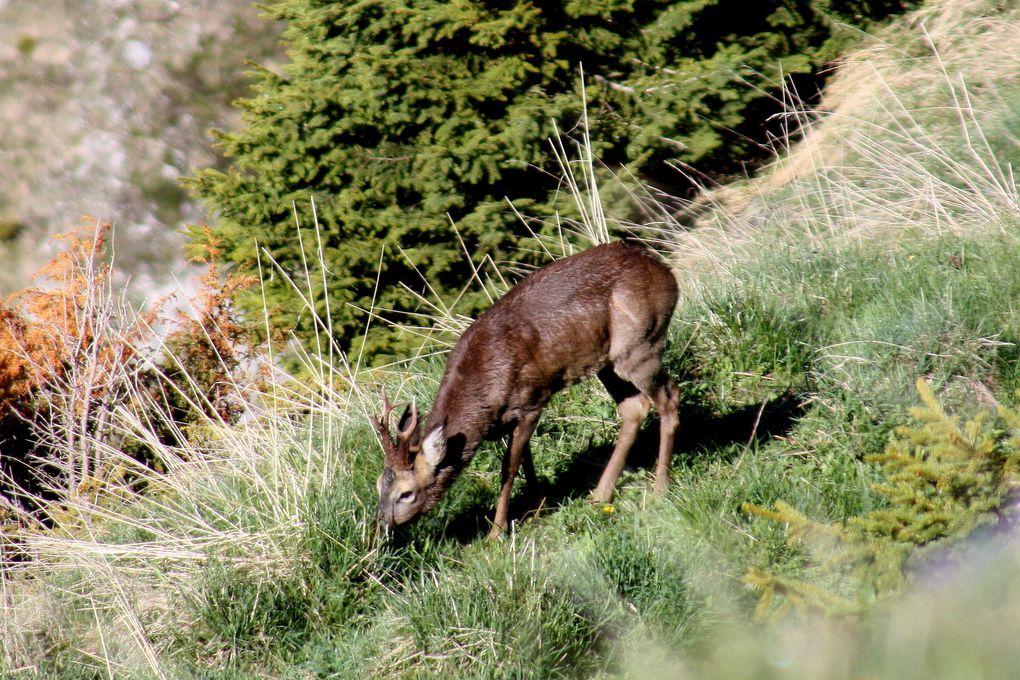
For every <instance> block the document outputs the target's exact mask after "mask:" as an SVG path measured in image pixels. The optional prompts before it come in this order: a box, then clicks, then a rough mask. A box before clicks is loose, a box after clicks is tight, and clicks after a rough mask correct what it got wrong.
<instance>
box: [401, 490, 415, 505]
mask: <svg viewBox="0 0 1020 680" xmlns="http://www.w3.org/2000/svg"><path fill="white" fill-rule="evenodd" d="M413 500H414V491H404V492H403V493H401V494H400V495H399V496H397V502H400V503H410V502H411V501H413Z"/></svg>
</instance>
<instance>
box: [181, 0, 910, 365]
mask: <svg viewBox="0 0 1020 680" xmlns="http://www.w3.org/2000/svg"><path fill="white" fill-rule="evenodd" d="M901 4H902V3H901V2H900V1H899V0H880V1H878V2H865V1H863V0H813V1H811V0H783V1H782V2H778V3H746V2H743V1H738V0H683V1H680V2H676V1H674V2H666V1H663V0H658V1H655V0H585V1H584V2H577V1H575V0H567V1H560V2H546V1H538V0H531V1H528V0H499V1H490V2H482V1H480V0H456V1H455V2H448V1H446V0H371V1H368V0H366V1H351V0H338V1H326V0H281V1H278V2H275V3H273V4H271V5H269V6H268V7H267V8H266V12H267V13H268V15H269V17H270V18H272V19H276V20H280V21H283V22H285V24H286V29H285V32H284V34H283V40H284V43H285V44H286V46H287V49H288V55H289V58H290V63H288V64H286V65H285V66H284V67H283V68H282V70H281V71H280V72H275V71H271V70H268V69H262V70H260V71H258V73H257V77H258V82H257V85H256V87H255V95H254V96H253V97H251V98H249V99H246V100H243V101H241V102H240V103H239V105H240V107H241V109H242V115H243V120H244V125H243V128H242V129H241V130H240V131H239V132H236V133H232V134H220V135H219V141H220V144H221V148H222V151H223V153H224V155H225V156H226V158H227V159H228V161H229V167H228V168H227V169H226V171H219V170H215V169H207V170H204V171H202V172H200V173H198V174H197V176H196V177H195V178H193V180H192V184H193V186H194V187H195V189H196V190H197V192H198V193H199V194H200V195H201V196H203V197H204V198H205V199H206V201H207V203H208V205H209V206H210V207H211V208H212V210H213V212H214V214H215V219H216V222H217V223H216V225H215V227H214V232H215V234H214V235H215V236H216V237H217V238H219V239H220V241H221V242H222V243H223V244H225V246H226V248H227V253H228V256H229V258H230V259H231V260H232V261H233V262H234V264H235V265H236V266H237V267H238V269H239V270H240V272H239V273H241V274H250V273H255V272H256V271H257V269H258V263H257V262H256V248H255V244H258V247H260V248H264V249H265V251H266V252H267V253H268V254H270V255H271V257H272V258H273V259H274V260H275V261H276V262H277V263H278V265H279V267H280V270H281V271H280V272H279V275H277V274H274V275H272V276H267V277H266V278H267V282H266V289H265V293H266V296H267V299H268V303H269V307H270V312H271V313H272V314H274V315H276V321H278V322H280V323H282V324H284V325H290V326H292V327H294V328H295V330H296V332H297V333H298V336H299V337H302V338H304V339H305V340H306V341H307V342H308V343H309V345H310V346H311V345H312V343H311V338H313V337H314V334H315V332H316V327H315V324H314V322H313V321H312V320H311V319H309V318H307V317H308V315H302V314H301V313H300V312H298V311H297V310H298V309H299V308H300V307H301V305H300V304H298V303H297V300H298V294H297V293H296V292H295V291H294V289H293V286H292V285H291V284H290V283H288V282H287V281H286V278H287V277H288V276H289V277H291V278H292V279H294V280H295V282H296V283H298V285H300V287H302V288H304V287H305V285H306V282H305V277H304V274H303V270H304V267H305V265H306V263H314V262H315V260H316V258H315V256H314V250H315V248H316V247H317V246H319V245H320V243H319V240H317V238H316V236H315V235H313V234H312V233H311V232H310V231H305V232H304V233H299V231H298V229H297V226H296V222H299V223H300V224H301V226H302V227H303V228H304V229H305V230H307V229H309V227H311V225H312V222H313V214H312V202H313V200H314V205H315V210H316V213H317V214H316V215H315V218H316V219H317V223H318V225H319V229H320V238H321V247H322V252H323V260H324V264H325V266H326V269H327V271H328V275H327V277H326V283H325V286H326V287H328V290H326V291H325V295H324V294H323V291H322V290H316V288H322V287H323V285H324V284H323V282H322V280H321V279H320V278H319V277H312V280H311V282H310V283H309V284H308V285H310V286H311V288H312V290H311V293H312V297H314V298H316V299H318V300H320V301H323V302H322V303H321V304H322V306H321V309H319V310H317V311H318V312H319V314H320V316H321V317H322V318H325V316H326V314H325V312H326V307H327V303H326V301H327V299H328V308H329V316H330V318H331V319H332V323H333V325H334V328H333V329H332V330H333V334H334V337H336V338H338V339H339V340H340V343H341V345H342V348H343V349H345V350H350V349H351V348H355V347H358V345H359V343H360V342H361V331H362V329H363V328H364V326H365V322H366V316H365V314H364V312H363V311H362V310H364V309H366V308H368V307H369V306H371V305H372V304H373V301H374V305H375V306H376V307H378V308H382V309H396V310H405V311H408V310H410V309H411V307H412V306H413V302H412V300H411V299H409V298H411V296H408V295H407V294H406V292H405V291H404V290H402V289H401V288H400V286H399V285H398V284H399V283H400V282H407V283H409V284H411V285H419V287H420V281H421V279H420V278H419V277H418V276H417V275H416V274H414V273H413V272H412V270H411V268H410V267H409V265H408V261H410V262H413V263H414V265H415V266H417V267H418V268H419V270H420V271H421V273H422V274H423V275H424V277H425V278H426V279H427V280H428V281H429V283H430V284H431V285H432V286H433V287H434V288H435V289H436V290H437V291H438V292H439V293H440V294H441V295H450V294H452V292H454V291H456V290H458V289H459V288H460V286H461V285H462V284H464V283H465V282H466V281H467V279H468V275H469V273H470V271H471V268H470V265H469V263H468V262H466V261H465V256H464V251H467V252H468V253H470V255H471V257H472V258H474V259H475V260H476V261H481V259H482V258H487V257H488V258H492V259H494V260H495V261H507V260H516V261H519V260H521V259H522V258H524V259H526V256H525V255H522V253H521V252H519V251H518V249H517V239H518V238H519V237H520V236H521V235H522V232H523V231H524V230H523V229H522V227H521V225H520V224H519V219H518V218H517V217H516V216H515V215H514V211H513V210H511V209H510V207H509V206H508V203H507V201H508V199H509V200H510V201H512V202H513V204H514V206H515V207H516V208H518V209H519V210H520V211H521V212H522V213H524V214H527V215H531V216H535V217H546V216H549V215H551V214H552V213H553V205H552V202H553V199H552V197H553V196H554V195H555V192H556V189H557V186H556V182H555V181H554V179H553V178H552V177H551V176H550V175H549V174H547V173H543V171H550V170H552V168H551V167H550V162H549V159H550V154H549V147H548V143H547V139H548V138H549V137H550V135H551V133H552V122H553V121H558V123H559V125H560V126H561V127H564V128H569V127H570V126H571V125H572V124H573V123H574V122H575V121H577V120H578V118H579V113H580V111H581V107H582V106H583V105H585V104H586V105H587V107H588V109H589V112H590V118H591V121H592V123H591V125H592V130H591V132H592V137H593V139H594V140H595V143H596V146H597V148H596V153H597V155H598V156H599V157H600V158H601V159H602V160H603V161H605V162H607V163H608V164H610V165H611V166H617V167H619V166H626V167H627V168H628V170H630V171H632V172H635V173H640V174H642V175H643V176H645V177H647V178H649V179H651V180H652V181H654V182H655V183H657V184H659V185H666V186H667V188H673V189H675V188H676V186H675V185H674V186H669V185H670V183H671V182H673V183H675V182H678V181H680V180H681V178H680V175H679V173H675V172H674V171H669V172H667V171H666V166H665V164H664V161H666V160H667V159H675V160H679V161H681V162H684V163H696V164H698V165H699V167H705V168H711V166H712V164H716V165H717V166H718V167H726V166H727V164H729V165H731V166H732V165H733V164H734V163H737V162H738V160H739V161H743V160H745V159H746V158H747V157H748V156H749V152H750V149H753V148H754V144H753V143H752V142H750V141H748V140H749V139H750V138H752V137H755V136H760V135H759V133H758V132H756V129H757V128H759V127H760V126H761V125H762V124H763V123H762V117H763V115H764V114H766V113H771V112H772V111H774V105H772V104H770V103H769V101H770V100H769V98H768V95H767V92H766V91H763V90H761V89H755V88H753V87H749V86H747V85H746V84H745V83H744V82H743V81H744V80H745V79H752V80H755V81H756V84H758V85H764V86H765V88H766V90H767V89H768V84H767V83H766V82H764V81H763V79H764V80H768V79H771V82H772V85H773V86H775V85H777V84H778V83H779V82H780V81H781V79H782V77H783V76H789V75H791V74H805V73H811V72H814V71H815V70H817V69H818V68H819V67H820V66H822V65H824V64H825V62H826V61H827V60H830V59H832V58H833V57H835V56H836V54H837V51H838V49H837V48H838V40H836V39H834V38H833V28H832V26H833V22H832V19H833V18H838V19H845V20H847V21H849V22H851V23H853V22H858V23H860V22H862V21H866V20H867V18H868V17H882V16H884V15H885V14H888V13H889V12H891V11H895V10H898V9H900V8H901V7H900V6H901ZM862 17H863V18H862ZM579 66H583V68H584V71H585V73H586V74H588V90H587V92H588V101H587V102H582V101H581V95H580V88H579V80H578V67H579ZM773 89H774V87H773ZM451 220H452V222H453V223H454V224H455V225H456V228H457V230H458V233H459V235H460V237H462V238H463V240H464V244H463V247H462V246H461V244H459V243H458V241H457V238H455V236H454V232H453V230H452V229H451ZM202 233H203V232H202V231H201V230H197V229H196V230H195V239H196V240H201V238H202ZM382 244H387V246H388V248H389V250H388V251H387V253H386V256H385V257H382V258H381V256H382V253H381V248H382ZM398 248H399V249H400V250H402V251H403V253H404V254H405V255H406V258H405V257H403V256H400V255H398V254H397V249H398ZM380 261H382V271H381V272H380V271H379V269H380ZM377 277H378V281H377ZM377 284H378V285H377ZM256 295H257V294H255V293H253V294H251V298H250V299H249V300H248V302H247V304H248V307H249V308H257V307H259V306H260V305H261V299H260V298H257V297H256ZM463 302H464V303H465V304H464V306H463V307H462V309H463V311H465V312H467V313H473V312H474V311H477V309H478V307H479V304H480V303H481V302H482V301H481V300H479V299H475V298H471V297H468V298H466V299H465V300H464V301H463ZM367 341H368V342H367V346H366V347H365V349H366V350H367V352H368V353H369V354H385V353H388V352H393V351H395V350H396V349H398V347H397V346H395V345H394V344H393V337H392V336H391V335H389V334H387V333H385V332H383V329H381V328H378V327H377V328H376V330H375V331H374V332H372V333H370V334H369V335H368V336H367Z"/></svg>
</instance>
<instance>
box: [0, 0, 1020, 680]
mask: <svg viewBox="0 0 1020 680" xmlns="http://www.w3.org/2000/svg"><path fill="white" fill-rule="evenodd" d="M840 69H841V70H840V72H839V74H838V75H837V77H836V78H835V80H834V82H833V84H832V86H831V87H830V89H829V91H828V92H827V95H826V97H825V98H824V99H823V102H822V104H821V106H820V107H819V108H818V110H814V111H803V110H800V109H798V108H796V107H792V108H791V109H790V112H789V116H790V117H791V119H793V118H796V119H801V120H805V121H808V122H809V126H808V128H807V131H806V133H804V135H803V138H802V139H799V140H798V141H796V142H794V143H791V144H790V146H789V148H781V149H779V153H778V156H777V159H776V161H775V162H774V163H773V164H772V165H771V166H770V167H768V168H766V169H765V170H763V171H762V172H761V173H759V174H758V175H757V176H755V177H752V178H749V179H747V180H746V181H744V182H741V183H739V184H736V185H732V186H727V187H720V188H717V189H714V190H711V191H707V192H706V193H705V194H704V195H703V196H701V197H699V199H698V200H697V201H695V202H694V203H693V204H691V205H689V206H688V207H687V209H686V210H685V211H683V212H682V213H680V214H678V213H677V212H676V211H674V210H673V209H672V207H670V208H668V209H667V208H666V207H663V206H661V205H659V204H658V203H656V200H657V199H656V197H655V196H654V194H653V193H652V192H651V191H649V193H648V194H647V195H645V196H637V197H636V199H637V200H639V201H642V202H643V203H644V205H645V208H646V211H647V212H649V213H653V214H658V215H661V220H660V221H659V222H658V223H655V224H650V225H643V228H642V230H641V233H642V234H643V235H645V236H646V237H647V238H648V240H649V242H650V243H653V244H655V245H656V246H657V247H659V248H660V250H662V251H663V252H664V253H666V254H667V255H668V256H669V257H671V258H672V259H673V262H674V264H675V265H676V269H677V271H678V273H679V277H678V278H679V280H680V283H681V301H680V304H679V306H678V309H677V311H676V314H675V317H674V321H673V325H672V327H671V330H670V342H669V347H668V348H667V356H666V360H667V365H668V367H669V370H670V372H671V373H673V374H674V375H675V376H677V378H678V379H679V380H680V382H681V390H682V404H681V423H682V425H681V433H680V443H679V445H678V447H677V452H676V455H675V457H674V461H673V467H672V479H673V483H672V486H671V488H670V490H669V492H668V494H667V495H666V497H665V498H662V499H654V498H653V497H652V496H651V494H650V489H651V470H650V462H651V453H646V452H645V449H647V450H648V451H650V450H651V449H652V448H653V445H649V442H654V440H655V437H656V434H657V433H656V427H655V422H654V420H653V421H652V422H650V423H648V424H646V426H645V429H644V430H643V432H642V436H641V438H640V439H639V448H640V449H641V450H640V451H635V452H634V454H633V456H632V460H631V463H632V466H631V467H630V468H628V470H627V471H625V473H624V476H623V478H622V479H621V483H620V486H619V490H620V492H619V495H618V496H617V498H616V499H614V502H613V503H612V504H605V505H593V504H591V503H590V502H589V501H588V500H587V494H588V493H589V491H590V489H591V488H592V486H593V485H594V480H595V479H597V476H598V474H599V472H600V471H601V466H602V464H603V461H604V459H605V457H606V455H607V454H608V451H609V447H611V444H612V442H613V440H614V438H615V431H616V418H617V416H616V413H615V408H614V406H613V404H612V403H611V402H610V401H609V400H608V398H607V397H606V396H605V395H604V393H603V391H602V389H601V387H598V386H597V385H595V384H583V385H581V386H578V387H575V388H573V389H571V390H569V391H568V392H567V393H566V394H563V395H560V396H559V397H558V398H556V399H554V401H553V403H552V404H551V406H550V407H549V408H548V409H547V411H546V413H545V414H544V416H543V419H542V421H541V423H540V425H539V428H538V430H537V432H536V436H535V439H534V440H533V448H534V453H535V463H536V468H537V471H538V474H539V477H540V479H541V481H542V488H541V490H540V493H539V494H537V495H535V494H531V493H529V492H527V491H526V490H525V489H524V487H523V484H522V486H521V490H520V492H519V493H518V494H517V495H516V496H515V499H514V502H513V504H512V507H511V512H512V514H513V518H514V519H515V520H516V522H515V525H514V528H513V530H512V532H511V533H510V534H509V535H508V536H507V537H506V538H505V539H504V540H503V541H500V542H486V541H484V540H483V539H482V536H484V534H485V532H486V531H487V529H488V522H489V520H490V518H491V513H492V506H493V502H494V498H495V492H496V488H497V484H498V470H499V464H500V463H499V453H500V447H499V446H498V445H496V444H492V445H487V446H486V447H485V448H484V449H483V450H482V451H481V452H480V453H479V454H478V456H477V457H476V458H475V460H474V461H473V462H472V465H471V467H470V469H469V470H467V471H466V472H465V473H464V474H463V475H462V477H461V478H460V479H459V480H458V481H457V483H456V484H455V485H454V487H453V489H452V491H451V493H450V494H449V496H448V497H447V498H446V499H445V500H444V501H443V502H442V503H441V504H440V505H439V506H438V507H437V508H436V510H435V511H433V512H432V513H430V514H429V515H427V516H426V517H424V518H423V520H422V521H420V522H419V523H417V524H415V525H414V526H413V527H411V528H410V529H408V530H407V531H405V532H401V533H399V534H396V535H394V536H392V537H389V539H388V540H380V537H379V536H377V534H376V531H375V526H374V521H373V519H374V512H375V503H376V489H375V477H376V475H377V474H378V471H379V469H380V467H381V458H382V456H381V452H380V449H379V445H378V442H377V440H376V437H375V433H374V431H373V429H372V428H371V427H370V420H369V416H370V415H372V414H375V413H377V412H378V410H379V403H378V401H379V400H378V388H379V386H380V383H384V384H386V385H387V386H388V390H389V392H390V395H391V397H393V398H394V399H400V400H402V401H405V400H410V399H411V398H416V399H417V400H418V402H419V403H429V402H430V401H431V399H432V395H433V394H434V392H435V389H436V382H437V381H438V379H439V376H440V373H441V369H442V360H441V357H428V356H427V357H418V358H416V359H414V360H412V361H410V362H409V363H408V364H405V365H401V366H394V367H389V368H388V369H385V370H379V371H374V372H368V371H362V370H360V368H359V366H358V365H357V362H356V361H355V362H352V363H347V362H346V360H345V359H343V358H340V357H337V356H335V355H334V354H333V353H332V351H331V349H330V345H328V344H324V345H323V348H322V351H321V355H320V356H308V357H304V358H303V360H304V369H305V370H304V373H305V374H306V375H308V376H311V378H309V379H306V380H303V381H297V380H292V379H289V378H287V377H286V376H283V375H282V374H281V373H280V372H279V371H275V372H266V373H264V374H262V375H259V376H258V379H259V380H260V381H261V387H262V388H263V391H262V393H261V397H260V398H258V399H257V400H255V401H254V402H253V406H252V407H251V408H250V409H249V412H248V414H247V416H246V417H245V418H243V419H242V420H241V422H239V423H237V424H233V425H229V424H227V423H226V422H224V421H225V420H227V419H219V418H217V417H216V416H215V415H211V416H207V417H205V418H204V419H201V420H199V421H197V422H195V423H193V424H192V425H189V426H188V429H187V432H179V433H177V434H179V435H180V436H178V437H177V438H176V440H175V443H173V444H167V443H165V440H161V439H160V438H159V437H157V436H156V435H155V434H153V433H154V431H155V428H156V427H157V426H168V423H172V422H173V419H172V418H171V417H169V416H165V417H163V419H162V420H160V418H161V416H159V415H156V416H153V415H152V412H151V411H145V410H133V408H134V407H133V405H135V404H138V403H149V404H150V405H151V402H146V399H150V400H151V399H153V397H152V394H153V392H152V391H151V390H149V391H146V390H148V388H146V389H144V390H143V389H141V388H138V389H137V390H136V391H130V390H129V391H128V394H127V397H125V398H124V399H123V400H121V401H120V403H118V404H115V405H112V406H111V407H110V411H109V423H111V427H112V428H113V430H114V431H116V432H117V433H118V437H119V438H120V439H119V440H118V442H119V445H120V448H119V449H117V448H113V447H109V446H107V445H103V446H100V447H99V448H100V449H101V451H102V454H103V465H102V466H101V467H98V468H97V470H98V471H97V472H96V473H95V474H94V475H93V476H92V477H90V478H88V479H83V480H82V482H81V484H80V485H78V487H77V488H76V489H75V492H74V493H72V494H70V495H69V496H68V497H67V498H66V499H65V500H64V502H62V503H60V504H52V505H51V506H49V507H48V510H47V513H46V516H45V517H44V520H45V521H38V518H37V517H33V516H29V515H27V514H25V513H22V512H19V511H18V510H17V509H16V508H14V507H8V508H6V509H5V510H4V512H5V513H7V514H6V516H5V519H6V520H7V524H5V528H4V534H3V536H4V537H6V538H9V539H11V540H10V541H9V542H7V543H5V544H4V546H5V547H4V549H5V551H6V554H8V555H10V556H11V557H12V558H15V557H17V558H30V559H19V560H13V559H12V561H11V562H10V563H8V564H7V566H6V568H5V569H4V570H3V571H2V572H0V573H2V581H0V598H2V600H3V609H2V610H0V648H2V652H0V674H3V675H5V676H12V677H60V678H66V677H71V678H73V677H81V678H92V677H111V676H112V677H139V678H143V677H145V678H148V677H165V678H178V677H215V678H242V677H243V678H247V677H284V678H304V677H337V678H352V677H380V678H384V677H385V678H389V677H440V676H441V677H448V678H452V677H457V678H461V677H464V678H467V677H543V678H544V677H600V678H610V677H612V678H616V677H619V678H623V677H634V678H644V677H657V676H664V675H668V676H670V677H684V678H718V677H746V678H801V677H811V678H822V679H825V678H834V679H835V678H859V677H864V676H876V677H896V678H918V679H920V678H931V677H1010V676H1011V675H1012V674H1013V673H1014V671H1015V668H1016V667H1017V664H1018V662H1020V659H1018V658H1017V657H1018V648H1017V646H1016V644H1015V640H1016V638H1017V635H1018V634H1020V629H1018V627H1017V620H1016V616H1015V611H1016V610H1017V606H1020V600H1018V597H1020V596H1018V593H1017V590H1016V586H1015V583H1016V576H1017V574H1018V573H1020V555H1018V551H1017V547H1016V543H1015V540H1014V536H1013V534H1012V529H1011V528H1010V527H1011V526H1012V525H1013V524H1014V523H1015V516H1014V511H1015V508H1014V507H1013V501H1012V500H1011V499H1012V498H1013V495H1014V487H1015V472H1016V465H1017V464H1018V463H1020V413H1018V412H1017V410H1016V407H1017V404H1018V403H1020V402H1018V399H1017V390H1018V389H1020V365H1018V360H1020V351H1018V347H1020V310H1018V309H1017V306H1016V304H1015V302H1014V301H1015V300H1016V299H1018V297H1020V192H1018V190H1017V184H1016V181H1015V177H1014V171H1013V168H1015V167H1016V166H1017V165H1018V163H1020V9H1018V8H1015V7H1012V6H1011V4H1009V3H1001V2H996V1H994V0H939V1H936V2H931V3H929V4H928V5H927V6H926V7H925V9H923V10H922V11H919V12H916V13H914V14H911V15H909V16H907V17H904V18H901V19H899V20H897V21H896V22H894V24H893V25H891V26H890V27H888V28H887V29H885V30H883V32H882V33H881V34H879V35H877V36H874V37H873V39H871V40H870V42H869V44H868V45H867V46H866V47H864V48H863V49H861V50H860V51H859V52H857V53H855V54H853V55H851V56H850V57H849V58H848V60H847V61H846V63H845V64H843V65H842V66H841V67H840ZM581 186H582V187H583V186H584V184H583V182H581ZM581 193H582V194H583V195H580V196H579V197H578V198H579V200H582V201H585V200H592V199H593V198H594V196H593V195H592V194H591V193H590V192H589V193H585V192H583V191H582V192H581ZM587 207H588V208H589V210H588V214H589V215H596V216H597V214H598V211H597V210H590V208H591V207H592V204H591V203H589V204H587ZM592 221H593V222H598V219H593V220H592ZM610 222H611V220H610ZM587 226H588V227H590V228H592V229H591V231H590V232H589V233H595V231H596V230H595V229H594V227H597V226H599V225H598V224H589V225H587ZM321 275H323V274H322V273H321V272H319V271H317V270H315V269H312V270H311V271H310V272H309V274H308V277H307V280H306V281H305V282H297V284H296V287H297V288H298V289H299V290H301V291H304V290H306V289H307V290H311V289H312V288H313V285H312V278H313V277H318V276H321ZM480 278H484V274H482V275H480ZM311 304H312V307H313V309H310V310H308V311H309V313H314V303H311ZM434 311H435V314H436V318H435V319H432V320H431V321H432V322H433V323H434V324H435V326H436V327H437V328H438V331H437V332H438V333H440V334H441V335H442V337H449V334H448V333H447V334H445V335H443V333H444V331H445V329H446V328H447V327H449V328H451V329H453V330H456V328H457V327H459V325H460V324H462V323H463V320H462V319H457V318H453V317H449V316H447V317H444V316H443V315H442V314H441V312H442V309H440V308H436V309H435V310H434ZM323 325H324V326H328V324H323ZM325 341H328V339H324V342H325ZM322 359H325V360H324V361H323V360H322ZM919 379H920V380H921V381H922V382H921V383H920V384H918V380H919ZM235 380H236V381H237V382H235V383H233V385H232V387H233V388H234V389H236V390H237V392H238V393H241V392H244V393H245V395H248V396H249V397H250V392H248V390H249V389H250V387H251V385H250V384H248V383H243V382H242V380H243V378H242V377H236V378H235ZM178 384H180V383H178ZM197 386H198V381H197V378H196V381H195V382H194V383H192V384H191V385H190V386H189V385H188V384H187V382H186V381H185V383H184V386H183V387H180V388H179V389H180V391H181V394H182V396H183V398H185V399H191V400H193V401H194V402H195V403H196V404H198V405H201V404H202V401H201V400H202V399H203V398H205V397H204V396H203V395H202V393H201V390H198V389H195V388H196V387H197ZM54 434H55V436H58V437H59V436H60V432H56V433H54ZM94 443H97V442H94ZM97 444H98V443H97ZM131 446H135V447H139V446H144V447H148V448H147V449H146V450H147V451H148V452H149V453H148V456H149V460H152V461H158V464H157V465H153V466H152V467H150V468H141V467H140V466H139V465H138V464H137V462H136V461H135V459H134V458H132V457H131V455H129V454H128V453H127V451H128V450H129V448H130V447H131ZM104 447H105V448H104ZM140 488H144V493H138V490H139V489H140ZM6 538H5V540H6Z"/></svg>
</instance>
